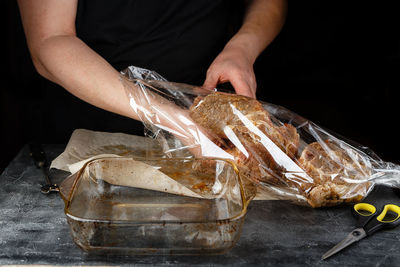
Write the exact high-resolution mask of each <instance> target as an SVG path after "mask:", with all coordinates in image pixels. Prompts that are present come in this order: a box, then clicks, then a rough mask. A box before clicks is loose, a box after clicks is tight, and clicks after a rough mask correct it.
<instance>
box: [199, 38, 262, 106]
mask: <svg viewBox="0 0 400 267" xmlns="http://www.w3.org/2000/svg"><path fill="white" fill-rule="evenodd" d="M253 64H254V61H253V60H252V58H251V57H249V56H248V55H247V54H246V51H245V49H244V48H241V47H234V46H232V47H225V49H224V50H223V51H222V52H221V53H220V54H219V55H218V56H217V57H216V58H215V60H214V61H213V63H212V64H211V65H210V67H209V68H208V71H207V78H206V81H205V82H204V85H203V87H204V88H206V89H210V90H212V89H214V88H215V87H217V85H218V84H220V83H225V82H230V83H231V84H232V86H233V87H234V88H235V91H236V93H237V94H239V95H244V96H248V97H252V98H255V97H256V88H257V83H256V77H255V75H254V70H253Z"/></svg>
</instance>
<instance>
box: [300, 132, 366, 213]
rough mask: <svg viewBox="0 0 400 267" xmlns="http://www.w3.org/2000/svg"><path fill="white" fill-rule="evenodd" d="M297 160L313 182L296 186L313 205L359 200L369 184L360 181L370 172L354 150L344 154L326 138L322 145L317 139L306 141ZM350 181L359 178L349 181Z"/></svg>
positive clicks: (342, 150)
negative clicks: (308, 142) (309, 142)
mask: <svg viewBox="0 0 400 267" xmlns="http://www.w3.org/2000/svg"><path fill="white" fill-rule="evenodd" d="M350 155H351V156H350ZM299 163H300V165H301V167H302V168H303V169H304V170H305V171H306V172H307V174H308V175H309V176H310V177H311V178H312V179H313V182H312V183H310V182H304V183H301V184H298V185H297V186H298V188H299V189H300V191H301V192H302V193H303V194H304V195H305V196H306V198H307V200H308V203H309V204H310V205H311V206H312V207H314V208H316V207H322V206H334V205H337V204H339V203H342V202H359V201H360V200H361V199H362V198H363V197H364V196H365V195H366V194H367V192H368V191H369V189H370V186H371V183H370V182H367V181H365V182H363V181H362V180H366V178H367V177H368V176H370V175H371V169H370V168H368V167H367V166H365V164H364V163H363V162H362V161H361V160H360V158H359V157H358V154H356V153H355V152H354V151H351V154H350V153H347V152H346V150H345V149H343V148H341V147H339V146H337V145H336V144H334V143H333V142H331V141H329V140H327V141H325V142H324V143H323V144H322V145H321V144H320V143H318V142H314V143H311V144H309V145H308V146H307V147H306V148H305V149H304V150H303V152H302V154H301V156H300V159H299ZM352 180H361V181H360V182H357V183H352Z"/></svg>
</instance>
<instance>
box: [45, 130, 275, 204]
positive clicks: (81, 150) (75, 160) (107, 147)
mask: <svg viewBox="0 0 400 267" xmlns="http://www.w3.org/2000/svg"><path fill="white" fill-rule="evenodd" d="M162 155H163V153H162V149H161V147H160V145H159V143H158V142H157V141H156V140H154V139H151V138H148V137H142V136H135V135H128V134H123V133H107V132H95V131H90V130H85V129H77V130H75V131H74V132H73V133H72V136H71V138H70V140H69V142H68V144H67V147H66V148H65V151H64V152H63V153H61V154H60V155H59V156H58V157H57V158H56V159H55V160H53V161H52V163H51V165H50V168H55V169H59V170H64V171H68V172H71V174H74V173H76V172H77V171H78V170H80V169H81V168H82V166H83V165H84V164H85V163H86V162H87V161H90V160H92V159H95V158H102V157H121V156H132V157H161V156H162ZM144 165H146V166H144ZM138 167H140V168H141V170H142V171H146V172H147V173H146V175H145V176H144V177H157V180H154V179H142V180H140V181H126V180H121V181H118V179H115V178H113V180H112V181H107V182H110V183H112V184H115V185H122V186H134V187H138V188H145V189H150V190H156V191H162V192H166V191H168V192H171V193H178V194H183V195H187V196H192V197H199V195H198V194H196V193H195V192H193V191H191V190H189V189H188V188H187V187H185V186H183V185H181V184H179V183H178V182H176V181H175V180H174V179H172V178H169V177H168V176H167V175H165V174H163V173H162V172H160V171H158V170H156V169H155V168H152V167H151V166H149V165H147V164H145V163H140V164H138ZM149 181H153V183H151V184H150V183H149ZM189 191H190V192H189ZM255 199H256V200H274V199H276V198H273V197H272V196H271V194H270V193H269V192H267V191H265V190H264V191H261V190H260V191H258V192H257V195H256V197H255Z"/></svg>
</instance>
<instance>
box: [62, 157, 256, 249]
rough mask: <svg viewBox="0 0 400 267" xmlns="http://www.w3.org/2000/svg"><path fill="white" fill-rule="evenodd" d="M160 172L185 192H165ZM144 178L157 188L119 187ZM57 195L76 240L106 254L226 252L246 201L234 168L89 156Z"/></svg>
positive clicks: (192, 161)
mask: <svg viewBox="0 0 400 267" xmlns="http://www.w3.org/2000/svg"><path fill="white" fill-rule="evenodd" d="M138 162H139V163H138ZM138 164H139V165H140V166H141V167H143V166H149V167H146V168H148V169H146V168H145V169H144V170H143V168H138ZM143 164H145V165H143ZM149 172H150V176H149ZM160 172H161V173H162V174H160ZM164 174H165V175H167V176H168V177H169V178H168V179H172V180H173V182H175V181H176V182H178V183H179V185H181V186H183V187H182V188H180V189H179V188H178V189H176V187H175V185H174V184H172V185H167V186H165V188H164V184H163V183H162V182H163V180H162V179H160V178H159V177H161V176H163V175H164ZM143 177H146V181H147V182H148V184H149V187H151V186H150V184H152V185H153V187H154V184H155V185H156V189H153V190H149V189H145V188H147V187H148V186H147V185H146V184H144V185H140V186H141V187H142V188H139V187H133V186H125V185H126V183H127V181H128V184H129V183H130V182H131V181H135V179H136V180H140V179H141V178H143ZM149 177H150V179H149ZM164 178H165V177H164ZM110 181H111V182H112V183H110ZM115 181H117V182H115ZM118 181H119V182H118ZM121 181H123V182H121ZM121 184H123V185H121ZM183 189H184V190H183ZM171 190H172V191H173V192H174V193H170V192H171ZM174 190H175V191H174ZM188 190H190V192H193V194H194V195H195V196H187V192H188ZM164 191H167V192H164ZM60 192H61V196H62V198H63V199H64V202H65V214H66V217H67V221H68V224H69V226H70V230H71V234H72V237H73V239H74V241H75V243H76V244H77V245H78V246H79V247H80V248H82V249H83V250H85V251H87V252H100V253H108V254H221V253H224V252H226V251H227V250H229V249H230V248H232V247H233V246H234V245H235V244H236V242H237V240H238V239H239V236H240V233H241V228H242V224H243V221H244V218H245V214H246V210H247V204H248V202H249V200H246V199H245V196H244V190H243V186H242V182H241V179H240V176H239V173H238V171H237V168H236V167H235V166H234V165H233V164H232V163H230V162H228V161H224V160H220V159H187V158H185V159H183V158H172V159H171V158H153V159H144V158H128V157H119V158H101V159H95V160H92V161H90V162H88V163H86V164H85V166H84V167H83V168H82V169H81V170H80V171H79V172H78V173H76V174H75V175H72V176H70V177H69V178H67V179H66V180H65V181H64V182H63V183H62V184H61V186H60ZM180 192H183V193H180ZM183 194H186V196H185V195H183Z"/></svg>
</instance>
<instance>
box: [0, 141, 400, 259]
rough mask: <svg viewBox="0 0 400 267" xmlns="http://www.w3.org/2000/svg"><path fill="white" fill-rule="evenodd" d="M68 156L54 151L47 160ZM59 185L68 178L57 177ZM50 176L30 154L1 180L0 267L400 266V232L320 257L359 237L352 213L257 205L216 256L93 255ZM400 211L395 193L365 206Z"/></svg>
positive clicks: (378, 192) (375, 196) (380, 191)
mask: <svg viewBox="0 0 400 267" xmlns="http://www.w3.org/2000/svg"><path fill="white" fill-rule="evenodd" d="M63 149H64V146H63V145H47V146H45V151H46V153H47V158H48V160H49V161H50V160H52V159H53V158H55V157H56V156H57V155H58V154H60V153H61V152H62V151H63ZM51 176H52V179H53V182H56V183H60V182H61V181H62V180H63V179H64V178H65V177H66V174H65V173H62V172H59V171H52V172H51ZM42 183H43V176H42V173H41V171H40V170H39V169H36V167H35V166H34V165H33V162H32V160H31V158H30V157H29V151H28V147H27V146H26V147H24V148H23V149H22V150H21V151H20V153H19V154H18V155H17V156H16V158H15V159H14V160H13V161H12V162H11V163H10V164H9V166H8V167H7V168H6V169H5V170H4V172H3V174H2V175H1V176H0V264H23V265H25V264H51V265H125V264H127V265H128V264H129V265H131V264H139V265H143V264H150V265H189V264H193V265H246V266H247V265H263V266H265V265H269V266H287V265H289V266H297V265H298V266H305V265H306V266H310V265H311V266H399V265H400V227H398V228H396V229H393V230H387V231H382V232H378V233H376V234H375V235H373V236H371V237H367V238H365V239H364V240H361V241H360V242H358V243H357V244H354V245H352V246H351V247H349V248H347V249H346V250H344V251H342V252H341V253H339V254H337V255H335V256H333V257H331V258H329V259H328V260H326V261H322V260H321V255H322V254H323V253H324V252H326V251H327V250H328V249H330V248H331V247H332V246H334V245H335V244H336V243H338V242H339V241H340V240H342V239H343V238H344V237H345V235H347V234H348V233H349V232H350V231H351V230H353V229H354V223H355V221H354V218H353V217H352V216H351V212H350V207H349V206H341V207H334V208H324V209H311V208H307V207H300V206H296V205H293V204H291V203H289V202H286V201H253V202H252V203H251V204H250V207H249V211H248V214H247V217H246V220H245V224H244V226H243V231H242V235H241V237H240V240H239V242H238V243H237V245H236V246H235V247H234V248H233V249H232V250H230V251H229V252H228V253H226V254H224V255H215V256H107V255H103V256H102V255H90V254H87V253H85V252H83V251H81V250H80V249H79V248H78V247H77V246H76V245H75V244H74V242H73V240H72V238H71V236H70V233H69V227H68V224H67V221H66V218H65V215H64V212H63V209H64V203H63V201H62V200H61V198H60V196H59V195H58V193H53V194H50V195H43V194H41V193H40V184H42ZM365 201H366V202H370V203H373V204H375V205H377V206H379V207H380V206H381V205H383V204H386V203H388V202H391V203H394V204H397V205H400V198H399V197H398V196H396V195H395V194H394V192H393V191H392V189H390V188H385V187H375V189H374V190H373V191H372V192H371V194H370V195H369V196H368V197H367V199H366V200H365Z"/></svg>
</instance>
